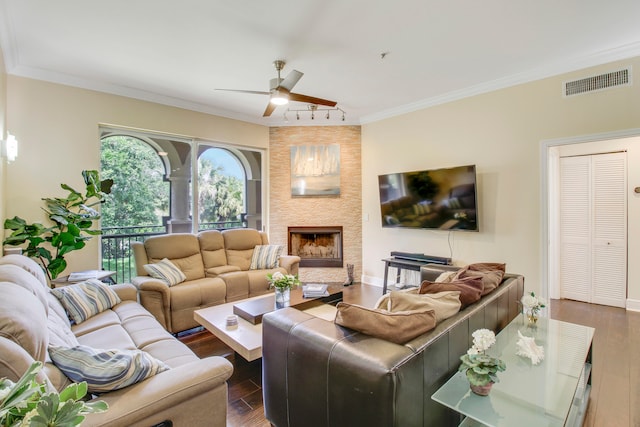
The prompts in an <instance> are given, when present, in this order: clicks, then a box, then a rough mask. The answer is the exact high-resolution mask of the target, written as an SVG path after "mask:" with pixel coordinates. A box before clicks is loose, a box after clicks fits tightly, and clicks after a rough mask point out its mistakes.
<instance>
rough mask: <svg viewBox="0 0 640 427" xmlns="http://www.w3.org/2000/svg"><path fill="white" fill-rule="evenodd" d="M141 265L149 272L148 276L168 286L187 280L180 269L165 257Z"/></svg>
mask: <svg viewBox="0 0 640 427" xmlns="http://www.w3.org/2000/svg"><path fill="white" fill-rule="evenodd" d="M143 267H144V269H145V271H146V272H147V273H149V276H151V277H153V278H155V279H159V280H162V281H163V282H165V283H166V284H167V285H169V286H173V285H177V284H178V283H182V282H184V281H185V280H187V276H185V275H184V273H183V272H182V270H180V269H179V268H178V267H176V265H175V264H174V263H172V262H171V261H169V260H168V259H167V258H164V259H162V260H161V261H158V262H156V263H154V264H145V265H144V266H143Z"/></svg>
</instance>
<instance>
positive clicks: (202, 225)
mask: <svg viewBox="0 0 640 427" xmlns="http://www.w3.org/2000/svg"><path fill="white" fill-rule="evenodd" d="M245 184H246V173H245V171H244V168H243V167H242V164H241V163H240V161H239V160H238V158H237V157H236V156H235V155H234V154H232V153H231V152H229V151H228V150H226V149H224V148H217V147H206V146H203V147H202V149H201V150H200V155H199V156H198V224H199V229H200V230H205V229H211V228H233V227H242V226H243V224H244V216H245V213H246V198H245V194H246V190H245V188H246V185H245Z"/></svg>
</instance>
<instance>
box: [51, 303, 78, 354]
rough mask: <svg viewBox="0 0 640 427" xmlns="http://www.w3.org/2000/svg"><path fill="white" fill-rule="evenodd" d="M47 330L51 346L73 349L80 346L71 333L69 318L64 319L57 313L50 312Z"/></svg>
mask: <svg viewBox="0 0 640 427" xmlns="http://www.w3.org/2000/svg"><path fill="white" fill-rule="evenodd" d="M47 328H48V330H49V345H55V346H65V347H73V346H76V345H78V344H80V343H79V342H78V339H77V338H76V336H75V335H74V334H73V332H71V327H70V326H69V319H68V318H67V319H64V318H61V317H60V316H58V315H57V313H52V312H49V318H48V320H47Z"/></svg>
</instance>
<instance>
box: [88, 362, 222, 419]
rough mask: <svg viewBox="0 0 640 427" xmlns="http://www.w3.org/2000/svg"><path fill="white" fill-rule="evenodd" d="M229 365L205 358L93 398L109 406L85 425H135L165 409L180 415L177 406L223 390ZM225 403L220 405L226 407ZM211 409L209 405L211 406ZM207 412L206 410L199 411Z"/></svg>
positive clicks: (90, 416)
mask: <svg viewBox="0 0 640 427" xmlns="http://www.w3.org/2000/svg"><path fill="white" fill-rule="evenodd" d="M232 373H233V365H232V364H231V363H230V362H229V361H228V360H226V359H225V358H223V357H217V356H214V357H207V358H204V359H201V360H198V361H196V362H191V363H187V364H185V365H182V366H178V367H175V368H171V369H169V370H168V371H164V372H161V373H159V374H157V375H155V376H153V377H151V378H148V379H146V380H144V381H142V382H139V383H137V384H134V385H132V386H129V387H125V388H123V389H120V390H116V391H112V392H109V393H104V394H102V395H100V396H98V397H97V399H99V400H103V401H105V402H106V403H107V404H108V405H109V409H108V410H107V411H106V412H103V413H100V414H88V415H87V418H86V420H85V423H86V424H87V425H100V426H102V425H112V426H124V425H138V423H140V422H141V421H143V420H146V419H147V418H150V417H152V416H154V415H155V414H158V413H162V412H164V411H166V410H167V409H171V410H173V411H175V412H177V413H178V412H180V411H181V409H182V408H181V405H183V404H188V402H189V400H191V399H194V398H196V397H198V396H200V395H203V394H205V393H207V392H208V391H210V390H213V389H215V388H216V387H220V386H224V387H225V388H226V385H225V382H226V381H227V380H228V379H229V377H230V376H231V374H232ZM226 403H227V402H226V401H225V402H224V404H225V407H226ZM212 406H213V405H212ZM200 410H201V411H203V412H207V408H206V407H203V408H200Z"/></svg>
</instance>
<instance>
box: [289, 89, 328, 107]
mask: <svg viewBox="0 0 640 427" xmlns="http://www.w3.org/2000/svg"><path fill="white" fill-rule="evenodd" d="M289 100H290V101H298V102H307V103H309V104H317V105H326V106H328V107H335V106H336V104H337V102H335V101H329V100H328V99H322V98H315V97H313V96H307V95H301V94H299V93H293V92H290V93H289Z"/></svg>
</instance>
